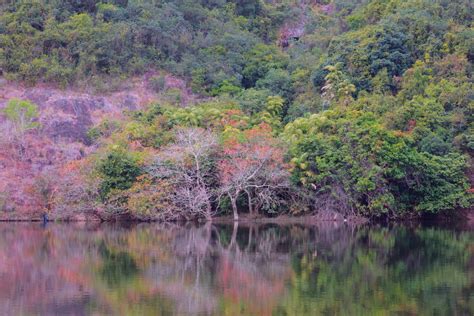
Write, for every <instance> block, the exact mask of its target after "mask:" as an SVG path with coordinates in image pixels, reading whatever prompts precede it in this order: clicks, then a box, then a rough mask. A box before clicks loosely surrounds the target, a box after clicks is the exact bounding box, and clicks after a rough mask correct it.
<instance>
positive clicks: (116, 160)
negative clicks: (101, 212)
mask: <svg viewBox="0 0 474 316" xmlns="http://www.w3.org/2000/svg"><path fill="white" fill-rule="evenodd" d="M97 171H98V172H99V175H100V177H101V185H100V195H101V197H102V199H106V198H107V197H108V195H109V193H111V192H112V191H113V190H126V189H129V188H130V187H131V186H132V185H133V182H134V181H135V179H136V178H137V177H138V176H139V175H140V174H141V169H140V167H139V166H138V163H137V161H136V159H135V158H134V157H132V156H131V155H130V154H128V153H127V152H125V151H122V150H114V151H112V152H110V153H108V154H107V156H106V157H105V158H104V159H103V160H101V161H100V162H99V164H98V166H97Z"/></svg>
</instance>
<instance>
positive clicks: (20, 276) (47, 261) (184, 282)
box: [0, 223, 474, 315]
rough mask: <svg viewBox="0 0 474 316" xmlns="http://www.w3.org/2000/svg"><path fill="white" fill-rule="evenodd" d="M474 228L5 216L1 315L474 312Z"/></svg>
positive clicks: (0, 234) (0, 243)
mask: <svg viewBox="0 0 474 316" xmlns="http://www.w3.org/2000/svg"><path fill="white" fill-rule="evenodd" d="M473 241H474V237H473V233H472V232H471V231H468V230H466V231H462V230H452V229H442V228H437V227H431V228H429V227H421V226H417V227H405V226H394V227H369V226H361V227H352V226H348V225H341V226H338V225H334V224H333V223H327V224H324V225H323V224H322V225H317V226H305V225H288V226H285V225H283V226H278V225H256V224H237V223H234V224H231V225H227V226H226V225H219V226H218V225H212V224H210V223H208V224H204V225H195V224H186V225H178V224H138V225H135V224H134V225H128V227H127V226H123V225H118V224H116V225H110V224H108V225H103V224H102V225H101V224H82V225H79V224H52V225H48V226H47V227H45V228H43V227H41V226H40V225H37V224H31V223H17V224H11V223H9V224H7V223H5V224H1V225H0V278H1V280H2V281H1V282H0V314H2V315H4V314H5V315H6V314H40V315H45V314H47V315H49V314H68V315H83V314H120V315H156V314H179V315H182V314H193V315H196V314H197V315H224V314H225V315H239V314H242V315H270V314H276V315H317V314H341V315H347V314H354V315H368V314H390V313H402V314H425V315H432V314H444V315H447V314H474V294H473V293H474V273H473V272H474V256H473V254H474V243H473Z"/></svg>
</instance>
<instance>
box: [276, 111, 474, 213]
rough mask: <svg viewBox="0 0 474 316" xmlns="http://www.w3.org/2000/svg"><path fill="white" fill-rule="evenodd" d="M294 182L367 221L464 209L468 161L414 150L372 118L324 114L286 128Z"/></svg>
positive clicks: (358, 114)
mask: <svg viewBox="0 0 474 316" xmlns="http://www.w3.org/2000/svg"><path fill="white" fill-rule="evenodd" d="M284 137H285V139H286V140H287V141H288V143H289V146H290V154H291V156H292V157H293V158H292V163H293V165H294V179H295V181H297V182H298V183H301V184H303V185H305V186H308V187H310V188H312V189H313V190H315V194H317V195H318V196H319V197H320V199H321V200H324V199H335V200H336V201H337V203H339V204H340V205H341V207H344V208H345V209H347V210H352V211H354V210H357V212H359V213H362V214H364V215H369V216H380V215H382V214H387V215H391V216H399V215H401V214H403V213H404V212H406V211H410V210H413V209H414V210H417V211H420V212H422V211H428V212H437V211H440V210H445V209H453V208H456V207H458V206H464V207H465V206H467V205H468V203H469V202H468V197H467V193H466V190H467V182H466V178H465V176H464V173H463V171H464V168H465V167H466V158H465V157H464V156H462V155H460V154H457V153H450V154H449V155H436V154H431V153H428V152H425V151H423V150H422V149H423V148H421V149H417V147H416V146H415V144H414V143H413V141H412V140H411V139H410V137H407V136H404V135H403V134H402V133H397V132H393V131H390V130H387V129H386V128H384V127H383V126H382V125H381V124H380V122H379V121H378V120H377V118H376V117H375V116H374V115H373V114H372V113H362V112H359V111H328V112H325V113H324V114H319V115H312V116H310V117H308V118H300V119H297V120H296V121H294V122H293V123H290V124H288V125H287V126H286V128H285V133H284Z"/></svg>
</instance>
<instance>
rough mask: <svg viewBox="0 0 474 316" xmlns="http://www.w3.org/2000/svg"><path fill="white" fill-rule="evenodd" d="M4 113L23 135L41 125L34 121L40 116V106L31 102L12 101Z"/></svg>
mask: <svg viewBox="0 0 474 316" xmlns="http://www.w3.org/2000/svg"><path fill="white" fill-rule="evenodd" d="M2 111H3V114H4V115H5V117H6V118H7V119H8V120H10V121H11V122H13V124H15V126H16V127H17V128H18V129H19V131H20V132H22V133H23V132H26V131H27V130H30V129H33V128H37V127H38V126H39V123H38V122H36V121H34V120H36V119H37V118H38V115H39V113H38V106H37V105H36V104H34V103H31V102H30V101H27V100H20V99H10V100H9V101H8V103H7V106H6V107H5V108H4V109H3V110H2Z"/></svg>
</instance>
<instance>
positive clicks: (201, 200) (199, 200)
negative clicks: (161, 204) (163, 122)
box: [150, 128, 217, 220]
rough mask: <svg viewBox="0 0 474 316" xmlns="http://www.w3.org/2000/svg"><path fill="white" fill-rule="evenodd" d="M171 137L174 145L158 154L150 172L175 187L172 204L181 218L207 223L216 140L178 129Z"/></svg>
mask: <svg viewBox="0 0 474 316" xmlns="http://www.w3.org/2000/svg"><path fill="white" fill-rule="evenodd" d="M175 136H176V139H175V142H174V143H173V144H172V145H170V146H168V147H167V148H165V149H164V150H163V151H162V152H161V153H160V155H159V156H158V157H157V160H156V161H155V163H154V164H153V166H152V168H151V170H150V173H151V175H152V176H154V177H157V178H167V179H170V180H171V181H172V182H173V183H174V184H175V186H176V188H177V189H176V191H175V194H174V195H173V201H174V202H175V204H176V205H177V206H178V207H179V208H180V209H182V212H183V216H185V217H188V216H189V215H190V216H193V217H194V216H198V217H200V216H203V217H204V218H206V219H207V220H211V219H212V216H213V214H214V213H213V208H212V201H213V195H214V194H213V192H212V190H211V186H210V183H211V182H212V167H213V166H212V164H213V155H214V154H215V151H216V147H217V138H216V136H215V135H214V134H213V133H212V132H211V131H208V130H205V129H202V128H182V129H178V130H177V131H176V135H175Z"/></svg>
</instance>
